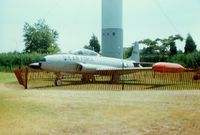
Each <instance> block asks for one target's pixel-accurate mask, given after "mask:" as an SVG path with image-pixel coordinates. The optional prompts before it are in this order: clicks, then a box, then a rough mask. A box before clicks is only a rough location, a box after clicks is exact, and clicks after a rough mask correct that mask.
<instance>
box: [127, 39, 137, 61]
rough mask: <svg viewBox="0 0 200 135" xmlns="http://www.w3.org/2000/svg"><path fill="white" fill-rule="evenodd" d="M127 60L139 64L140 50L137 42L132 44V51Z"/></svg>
mask: <svg viewBox="0 0 200 135" xmlns="http://www.w3.org/2000/svg"><path fill="white" fill-rule="evenodd" d="M128 59H129V60H133V61H135V62H140V50H139V44H138V42H135V43H133V51H132V54H131V56H130V57H129V58H128Z"/></svg>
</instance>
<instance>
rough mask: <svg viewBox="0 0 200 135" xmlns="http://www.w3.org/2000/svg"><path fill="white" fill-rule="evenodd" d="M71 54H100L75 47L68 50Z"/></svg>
mask: <svg viewBox="0 0 200 135" xmlns="http://www.w3.org/2000/svg"><path fill="white" fill-rule="evenodd" d="M68 53H69V54H73V55H83V56H100V55H99V54H98V53H96V52H95V51H92V50H88V49H77V50H72V51H69V52H68Z"/></svg>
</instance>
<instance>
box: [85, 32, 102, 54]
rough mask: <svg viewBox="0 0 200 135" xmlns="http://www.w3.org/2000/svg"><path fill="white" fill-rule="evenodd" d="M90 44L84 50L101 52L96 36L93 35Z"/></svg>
mask: <svg viewBox="0 0 200 135" xmlns="http://www.w3.org/2000/svg"><path fill="white" fill-rule="evenodd" d="M89 43H90V45H89V46H87V45H85V46H84V48H86V49H90V50H94V51H95V52H97V53H99V52H100V44H99V41H98V38H97V37H96V36H95V35H94V34H93V35H92V37H91V39H90V42H89Z"/></svg>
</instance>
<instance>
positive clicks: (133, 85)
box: [14, 68, 200, 90]
mask: <svg viewBox="0 0 200 135" xmlns="http://www.w3.org/2000/svg"><path fill="white" fill-rule="evenodd" d="M14 73H15V75H16V78H17V80H18V82H19V84H21V85H22V86H24V88H25V89H28V88H31V89H35V88H48V87H51V88H52V89H57V88H58V86H55V84H54V81H55V79H56V74H55V73H53V72H45V71H41V70H33V69H30V68H23V69H14ZM198 76H199V73H198V72H183V73H158V72H156V73H154V72H153V71H151V70H149V71H137V72H133V73H130V74H124V75H121V76H120V80H119V83H115V84H113V83H111V82H110V79H111V77H110V76H103V75H95V76H94V77H95V80H96V81H95V82H84V81H82V80H81V77H82V75H81V74H65V76H64V77H63V78H62V86H59V89H72V90H77V89H82V90H148V89H155V90H156V89H162V90H169V89H170V90H171V89H178V90H182V89H200V80H198Z"/></svg>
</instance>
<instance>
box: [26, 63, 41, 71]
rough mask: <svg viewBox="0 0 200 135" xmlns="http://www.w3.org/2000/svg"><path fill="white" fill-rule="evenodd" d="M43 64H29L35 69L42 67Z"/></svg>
mask: <svg viewBox="0 0 200 135" xmlns="http://www.w3.org/2000/svg"><path fill="white" fill-rule="evenodd" d="M41 66H42V63H40V62H39V63H31V64H30V65H29V67H30V68H33V69H41Z"/></svg>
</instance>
